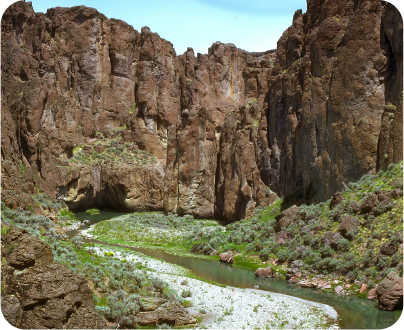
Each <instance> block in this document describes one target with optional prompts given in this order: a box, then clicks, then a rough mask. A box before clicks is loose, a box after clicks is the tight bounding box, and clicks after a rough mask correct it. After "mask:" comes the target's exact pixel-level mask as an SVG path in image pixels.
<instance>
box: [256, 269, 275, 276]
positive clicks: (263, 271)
mask: <svg viewBox="0 0 404 330" xmlns="http://www.w3.org/2000/svg"><path fill="white" fill-rule="evenodd" d="M255 276H258V277H275V271H274V270H273V269H272V268H271V267H265V268H258V269H257V270H256V271H255Z"/></svg>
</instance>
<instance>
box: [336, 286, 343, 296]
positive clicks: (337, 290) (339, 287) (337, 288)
mask: <svg viewBox="0 0 404 330" xmlns="http://www.w3.org/2000/svg"><path fill="white" fill-rule="evenodd" d="M342 290H344V288H343V287H342V286H341V285H338V286H336V287H335V292H336V293H338V294H340V293H341V292H342Z"/></svg>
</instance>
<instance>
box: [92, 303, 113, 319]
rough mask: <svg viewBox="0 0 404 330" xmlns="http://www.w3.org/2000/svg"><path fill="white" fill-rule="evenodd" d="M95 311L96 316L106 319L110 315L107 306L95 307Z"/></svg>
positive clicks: (109, 309)
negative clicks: (99, 315)
mask: <svg viewBox="0 0 404 330" xmlns="http://www.w3.org/2000/svg"><path fill="white" fill-rule="evenodd" d="M95 310H96V311H97V313H98V314H101V315H102V316H104V317H105V318H107V319H108V318H109V317H110V315H111V308H109V307H108V306H95Z"/></svg>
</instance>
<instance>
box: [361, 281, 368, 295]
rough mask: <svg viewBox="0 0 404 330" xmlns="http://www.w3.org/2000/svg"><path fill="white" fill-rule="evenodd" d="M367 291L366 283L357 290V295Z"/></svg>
mask: <svg viewBox="0 0 404 330" xmlns="http://www.w3.org/2000/svg"><path fill="white" fill-rule="evenodd" d="M367 289H368V285H367V284H366V283H363V284H362V285H361V288H360V290H359V293H364V292H365V291H366V290H367Z"/></svg>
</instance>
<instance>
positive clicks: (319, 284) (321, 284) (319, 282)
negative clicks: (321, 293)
mask: <svg viewBox="0 0 404 330" xmlns="http://www.w3.org/2000/svg"><path fill="white" fill-rule="evenodd" d="M326 285H329V284H328V282H327V281H324V280H320V281H318V283H317V288H318V289H322V288H323V287H324V286H326ZM330 287H331V286H330Z"/></svg>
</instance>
